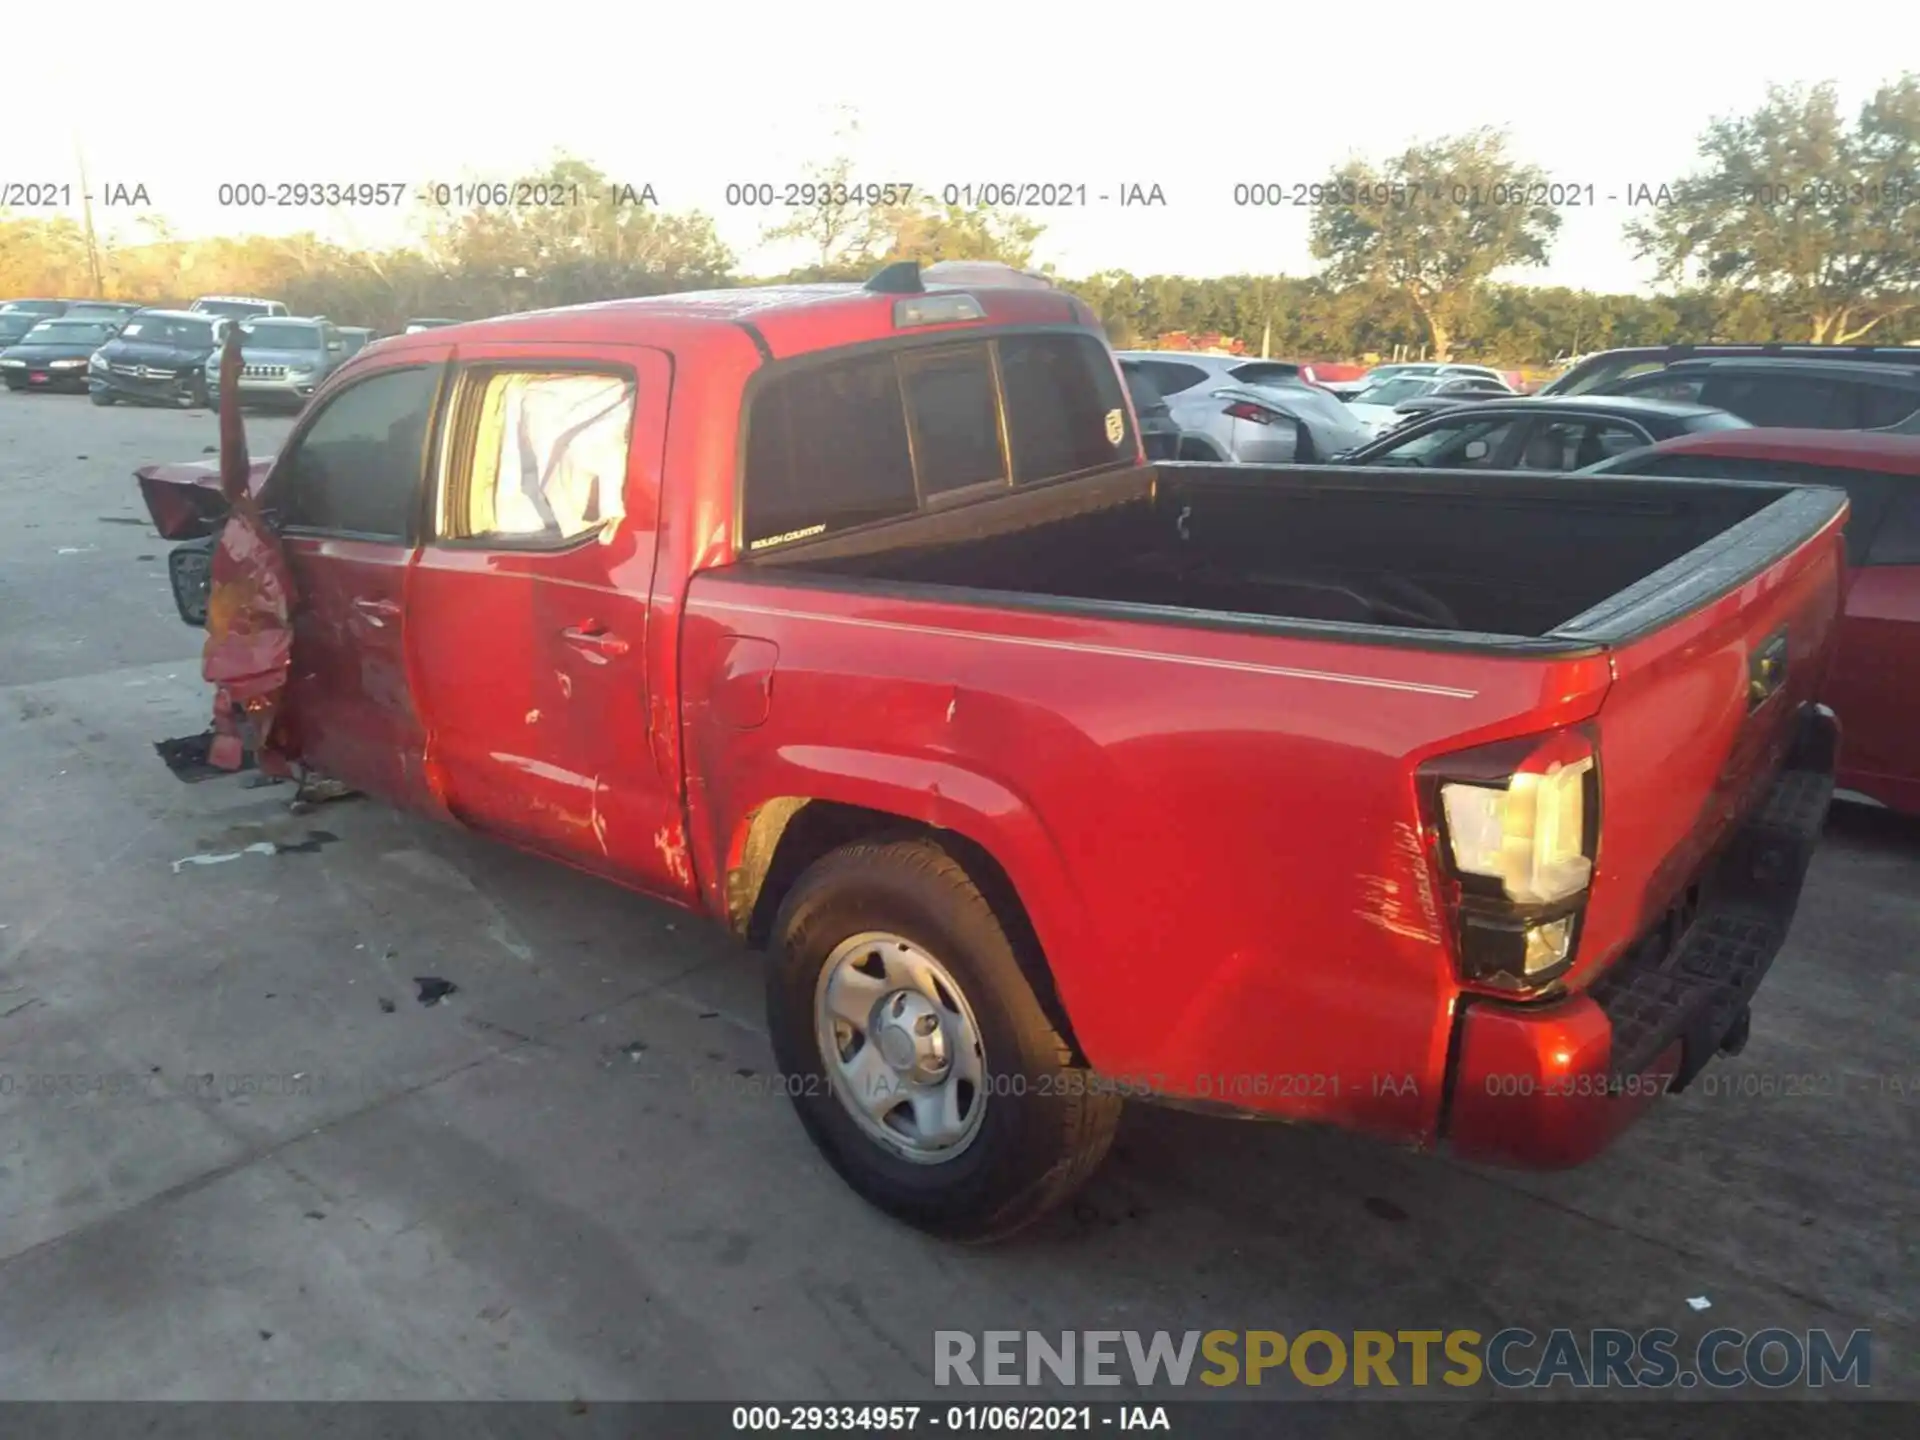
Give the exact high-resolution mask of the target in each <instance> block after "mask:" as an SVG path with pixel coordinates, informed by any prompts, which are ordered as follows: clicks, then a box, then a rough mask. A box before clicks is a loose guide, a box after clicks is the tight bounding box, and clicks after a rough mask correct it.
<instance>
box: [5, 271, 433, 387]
mask: <svg viewBox="0 0 1920 1440" xmlns="http://www.w3.org/2000/svg"><path fill="white" fill-rule="evenodd" d="M409 323H410V324H413V325H420V326H432V325H436V324H439V323H442V322H438V321H415V322H409ZM229 325H238V326H239V327H240V334H241V348H242V353H243V354H244V355H245V357H246V362H247V363H246V366H245V368H244V369H243V371H242V372H241V387H242V397H243V399H244V400H245V401H246V403H249V404H279V405H282V406H286V407H290V408H295V409H297V408H298V407H299V406H301V405H303V404H305V403H306V400H307V398H308V397H309V396H311V395H312V394H313V392H314V389H315V388H316V387H317V386H318V385H319V384H320V382H321V381H323V380H324V379H325V378H326V377H327V376H328V375H330V374H331V373H332V372H333V371H334V370H336V369H338V368H339V367H340V365H342V364H343V363H345V362H346V361H347V360H348V359H349V358H351V357H352V356H353V355H355V354H357V353H358V352H359V351H360V350H361V349H363V348H364V347H365V346H366V345H367V344H369V343H370V342H371V341H372V340H373V339H374V338H375V337H374V332H373V331H372V330H371V329H369V328H367V327H365V326H353V325H335V324H333V322H332V321H330V320H327V319H326V318H325V317H323V316H296V315H290V314H289V313H288V311H287V306H286V304H285V303H284V302H283V301H279V300H268V299H263V298H260V297H257V296H249V295H203V296H201V297H200V298H199V299H198V300H195V301H194V302H193V304H192V305H190V306H189V307H188V308H187V309H185V310H171V309H165V308H161V307H142V306H138V305H131V304H124V303H120V302H108V301H66V300H12V301H8V302H7V303H6V304H5V305H3V306H0V376H4V379H5V383H6V386H7V388H8V389H10V390H67V391H84V392H86V393H87V394H88V395H89V396H90V397H91V398H92V400H93V403H94V404H96V405H114V404H119V403H146V404H163V405H185V406H207V405H211V404H216V403H218V400H219V364H218V356H219V347H220V345H221V343H222V340H223V339H224V336H225V333H226V327H227V326H229ZM409 333H411V332H409Z"/></svg>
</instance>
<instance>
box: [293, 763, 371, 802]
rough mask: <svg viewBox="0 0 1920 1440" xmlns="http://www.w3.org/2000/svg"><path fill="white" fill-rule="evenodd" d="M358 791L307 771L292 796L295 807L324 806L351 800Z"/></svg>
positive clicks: (337, 781)
mask: <svg viewBox="0 0 1920 1440" xmlns="http://www.w3.org/2000/svg"><path fill="white" fill-rule="evenodd" d="M359 793H360V792H359V791H358V790H355V789H353V788H352V787H351V786H349V785H346V784H345V783H343V782H341V781H339V780H330V779H328V778H327V777H326V776H324V775H315V774H313V773H312V772H311V771H309V772H308V773H307V774H306V775H305V776H303V777H302V779H301V781H300V789H299V790H298V791H297V792H296V793H295V794H294V797H293V802H294V804H296V805H307V806H313V805H325V804H327V803H328V802H330V801H333V800H351V799H353V798H354V797H355V796H357V795H359Z"/></svg>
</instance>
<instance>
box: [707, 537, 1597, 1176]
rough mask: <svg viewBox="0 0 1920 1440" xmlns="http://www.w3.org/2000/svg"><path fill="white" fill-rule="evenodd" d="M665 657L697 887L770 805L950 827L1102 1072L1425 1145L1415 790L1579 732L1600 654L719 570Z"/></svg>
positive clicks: (1426, 972) (1445, 1024)
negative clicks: (761, 698)
mask: <svg viewBox="0 0 1920 1440" xmlns="http://www.w3.org/2000/svg"><path fill="white" fill-rule="evenodd" d="M743 638H744V640H745V641H747V642H750V643H747V644H746V645H745V646H744V647H743ZM768 645H771V646H772V647H774V650H775V652H777V660H776V662H775V669H774V673H773V676H772V681H771V687H770V691H769V692H768V693H769V694H770V703H769V704H768V705H767V706H766V707H765V710H764V714H765V718H764V719H761V715H762V713H763V712H762V710H761V708H760V707H759V706H758V705H757V704H746V703H742V701H741V699H740V697H739V696H738V695H737V694H734V693H732V687H736V686H738V685H739V684H740V683H741V679H740V672H741V664H740V659H739V657H740V656H741V655H742V654H743V653H746V654H748V655H750V656H754V657H762V659H763V658H764V657H766V656H767V655H768V653H769V652H768V651H767V649H766V646H768ZM683 646H684V649H683V653H682V669H681V674H682V701H683V719H684V734H685V735H686V737H687V742H686V743H687V744H688V747H689V751H690V753H689V754H688V757H687V759H688V763H689V767H690V770H691V771H692V772H693V773H694V774H695V775H697V776H698V777H700V780H699V782H698V784H697V785H696V786H695V787H694V789H693V794H694V797H695V813H694V822H693V823H694V830H695V835H694V841H695V845H696V848H697V849H698V850H699V851H701V852H702V853H704V855H705V856H706V859H705V862H704V865H703V874H704V875H705V876H707V877H711V883H713V884H717V883H718V880H719V877H721V876H724V874H725V872H726V869H727V867H728V865H729V863H730V861H737V858H738V856H739V854H740V852H741V850H742V844H743V840H744V837H745V835H746V833H747V829H748V826H749V825H750V823H751V817H752V815H753V813H754V812H755V811H756V810H757V809H759V808H760V807H761V806H763V805H765V804H767V803H768V802H769V801H772V800H774V799H777V798H780V797H811V798H820V799H827V800H837V801H842V802H845V803H850V804H858V805H863V806H869V807H873V808H876V809H880V810H884V811H889V812H893V813H897V814H900V815H903V816H906V817H909V818H912V819H915V820H919V821H922V822H924V823H926V824H930V825H934V826H939V827H942V828H946V829H950V830H953V831H957V832H959V833H960V834H962V835H965V836H966V837H968V838H969V839H971V840H973V841H975V842H977V843H978V844H980V845H982V846H984V847H985V848H986V849H987V850H988V851H990V852H991V853H992V854H993V855H994V856H995V857H996V858H997V859H998V860H999V861H1000V863H1001V864H1002V865H1003V866H1004V868H1005V869H1006V870H1007V872H1008V874H1009V876H1010V878H1011V879H1012V881H1013V883H1014V885H1015V887H1016V888H1017V889H1018V891H1019V893H1020V896H1021V899H1022V901H1023V902H1024V904H1025V905H1026V907H1027V909H1028V912H1029V914H1030V916H1031V918H1032V920H1033V922H1034V927H1035V930H1036V932H1037V933H1038V935H1039V938H1040V940H1041V943H1042V945H1043V946H1044V947H1045V950H1046V954H1047V957H1048V960H1049V962H1050V965H1051V969H1052V972H1053V976H1054V979H1055V982H1056V985H1057V987H1058V990H1059V993H1060V997H1061V1000H1062V1002H1063V1004H1064V1006H1065V1009H1066V1011H1067V1014H1068V1016H1069V1017H1070V1022H1071V1025H1072V1027H1073V1030H1074V1032H1075V1035H1076V1038H1077V1039H1078V1041H1079V1043H1080V1045H1081V1047H1082V1049H1083V1051H1084V1052H1085V1054H1086V1055H1087V1058H1088V1059H1089V1061H1090V1062H1091V1063H1092V1064H1093V1065H1094V1066H1095V1068H1097V1069H1098V1070H1100V1071H1101V1072H1102V1073H1104V1074H1106V1075H1108V1076H1110V1077H1113V1078H1115V1079H1117V1080H1119V1081H1121V1082H1123V1083H1140V1084H1143V1085H1150V1086H1152V1087H1153V1088H1154V1089H1156V1090H1161V1091H1164V1092H1167V1093H1170V1094H1174V1095H1180V1096H1187V1097H1191V1098H1196V1099H1202V1100H1212V1101H1217V1102H1222V1103H1226V1104H1230V1105H1235V1106H1238V1107H1241V1108H1246V1109H1255V1110H1263V1111H1268V1112H1272V1113H1278V1114H1286V1115H1295V1116H1302V1117H1308V1116H1311V1117H1316V1118H1323V1119H1334V1120H1338V1121H1340V1122H1342V1123H1345V1124H1349V1125H1353V1126H1356V1127H1359V1128H1364V1129H1369V1130H1372V1131H1374V1132H1376V1133H1381V1134H1385V1135H1389V1136H1393V1137H1397V1138H1403V1139H1422V1138H1426V1137H1428V1136H1429V1135H1430V1134H1431V1133H1432V1131H1433V1128H1434V1125H1435V1122H1436V1118H1437V1112H1438V1106H1439V1101H1440V1092H1441V1087H1442V1077H1443V1075H1444V1071H1445V1062H1446V1053H1447V1046H1448V1037H1449V1030H1450V1026H1451V1019H1452V1013H1453V1008H1454V999H1455V986H1454V982H1453V978H1452V967H1451V962H1450V958H1449V956H1450V951H1449V945H1448V942H1447V941H1446V939H1445V938H1444V935H1443V917H1442V914H1441V910H1440V902H1439V898H1438V896H1437V895H1436V893H1435V890H1434V885H1433V877H1432V869H1431V861H1430V857H1429V855H1428V853H1427V850H1426V844H1427V842H1426V840H1425V839H1424V838H1423V832H1422V829H1421V826H1420V823H1419V816H1418V810H1417V802H1416V798H1415V792H1414V786H1413V781H1412V773H1413V770H1414V768H1415V767H1416V766H1417V765H1418V764H1419V762H1420V761H1421V760H1422V759H1424V758H1426V757H1427V756H1429V755H1431V754H1433V753H1436V752H1439V751H1444V750H1448V749H1453V748H1459V747H1462V746H1466V745H1471V744H1478V743H1482V742H1483V741H1486V740H1492V739H1498V738H1504V737H1507V736H1511V735H1516V734H1526V733H1532V732H1534V731H1538V730H1544V729H1548V728H1551V727H1553V726H1555V725H1559V724H1566V723H1572V722H1574V721H1576V720H1580V719H1583V718H1586V717H1588V716H1590V715H1591V714H1592V713H1593V711H1594V710H1595V708H1596V707H1597V706H1598V704H1599V701H1600V698H1601V696H1602V694H1603V693H1604V690H1605V687H1606V683H1607V675H1606V667H1605V662H1604V660H1603V659H1598V658H1596V659H1592V660H1583V661H1571V662H1554V663H1549V662H1543V661H1529V660H1515V659H1484V658H1478V657H1474V656H1466V655H1442V654H1433V653H1420V652H1412V651H1401V650H1396V649H1392V648H1389V647H1385V646H1355V645H1342V644H1335V643H1326V642H1318V641H1304V640H1294V639H1278V638H1274V637H1271V636H1256V635H1245V634H1234V633H1224V632H1208V631H1199V630H1189V629H1174V628H1167V627H1160V626H1154V625H1148V624H1143V623H1138V622H1133V621H1118V620H1116V621H1104V620H1090V619H1085V618H1080V617H1069V616H1064V615H1055V614H1047V613H1040V612H1029V611H1012V610H1002V609H993V608H988V607H985V606H980V605H973V604H962V603H946V602H934V601H925V600H919V599H914V600H905V599H892V598H880V597H875V596H862V595H859V594H855V593H851V592H840V591H829V590H822V589H815V588H811V587H803V586H794V585H781V584H779V583H777V581H774V580H770V579H768V578H765V577H764V575H762V576H754V577H749V576H748V575H747V574H746V573H745V572H741V571H728V570H721V571H714V572H709V573H705V574H700V575H697V576H696V577H695V578H694V580H693V582H692V586H691V589H690V592H689V596H688V602H687V612H686V618H685V626H684V637H683ZM755 663H760V662H759V661H758V660H756V661H755ZM749 668H751V667H749ZM709 903H710V904H713V905H714V908H716V909H718V910H722V911H724V906H723V905H721V904H719V903H718V896H717V895H710V896H709Z"/></svg>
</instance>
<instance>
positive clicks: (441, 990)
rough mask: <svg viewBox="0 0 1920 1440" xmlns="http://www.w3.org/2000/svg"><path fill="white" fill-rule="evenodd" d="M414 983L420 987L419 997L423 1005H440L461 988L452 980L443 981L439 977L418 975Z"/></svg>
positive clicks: (414, 978)
mask: <svg viewBox="0 0 1920 1440" xmlns="http://www.w3.org/2000/svg"><path fill="white" fill-rule="evenodd" d="M413 983H414V984H415V985H417V986H419V987H420V994H419V996H418V998H419V1001H420V1003H421V1004H422V1005H438V1004H439V1003H440V1002H441V1001H442V1000H444V999H446V998H447V997H448V996H449V995H451V994H453V993H454V992H455V991H457V990H458V989H459V988H460V987H459V986H458V985H456V984H454V983H453V982H452V981H451V980H442V979H441V978H440V977H439V976H438V975H416V976H414V977H413Z"/></svg>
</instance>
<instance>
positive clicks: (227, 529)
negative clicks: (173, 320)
mask: <svg viewBox="0 0 1920 1440" xmlns="http://www.w3.org/2000/svg"><path fill="white" fill-rule="evenodd" d="M239 379H240V339H239V327H238V326H237V325H236V326H229V327H228V330H227V341H226V346H225V348H224V350H223V351H222V353H221V356H220V468H219V480H218V490H217V496H218V500H219V501H220V502H221V503H222V504H223V506H224V508H225V511H226V519H225V521H224V523H221V524H220V528H219V533H218V534H217V535H215V536H214V537H213V549H212V556H211V560H210V563H209V565H208V581H209V583H208V589H207V612H206V627H207V639H206V644H205V646H204V647H203V648H202V650H201V660H200V673H201V674H202V675H203V676H204V677H205V678H206V680H207V681H208V682H209V683H210V684H211V685H213V686H214V702H213V734H214V738H213V741H212V744H211V745H210V746H209V749H208V754H207V758H208V760H209V762H210V763H212V764H213V765H216V766H218V767H219V768H220V769H222V770H237V769H239V768H240V767H241V765H242V764H243V763H244V761H245V759H246V754H247V752H248V751H249V750H251V751H253V752H254V753H255V754H256V755H257V756H258V757H259V763H260V768H261V769H262V770H263V771H265V772H266V773H268V774H274V775H285V774H290V773H291V762H292V761H293V760H294V759H295V758H296V757H295V756H294V755H293V754H292V753H290V750H289V747H288V746H287V743H286V741H287V736H286V734H285V727H284V726H283V725H282V724H281V721H282V718H283V716H282V710H281V705H282V701H283V700H284V698H285V696H286V688H287V677H288V675H289V674H290V673H291V670H292V661H293V609H294V606H295V605H296V604H297V603H298V599H299V597H298V594H297V592H296V590H295V587H294V582H293V572H292V570H291V569H290V568H289V567H288V565H287V557H286V552H285V551H284V550H283V549H282V548H281V545H280V538H279V536H277V535H276V534H274V532H273V528H272V526H270V525H269V524H268V523H267V521H266V517H265V516H264V515H263V514H262V513H261V510H260V506H259V503H258V499H257V496H258V492H259V488H260V485H261V484H262V483H263V482H264V478H265V471H264V469H262V468H261V467H257V466H255V465H253V464H252V463H251V462H250V461H249V460H248V458H247V440H246V427H245V425H244V423H243V422H242V420H241V418H240V398H239V392H240V384H239ZM146 488H147V482H146V480H145V478H144V477H143V478H142V489H143V491H144V490H145V489H146ZM191 488H193V489H195V490H201V489H204V488H206V487H205V486H204V485H203V484H202V483H200V482H198V481H195V482H193V484H192V487H191ZM151 505H152V501H151V499H150V500H149V507H150V508H151ZM157 519H158V517H157V516H156V520H157Z"/></svg>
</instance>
